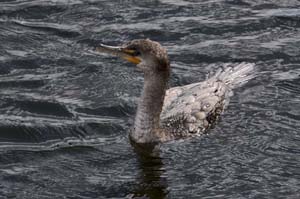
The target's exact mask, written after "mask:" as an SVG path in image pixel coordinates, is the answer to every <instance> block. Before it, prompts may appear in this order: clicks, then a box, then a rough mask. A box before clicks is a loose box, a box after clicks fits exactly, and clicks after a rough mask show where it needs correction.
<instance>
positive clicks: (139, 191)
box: [132, 144, 168, 199]
mask: <svg viewBox="0 0 300 199" xmlns="http://www.w3.org/2000/svg"><path fill="white" fill-rule="evenodd" d="M132 145H133V146H134V151H135V152H136V154H137V158H138V161H139V165H140V174H139V177H138V183H139V184H138V186H137V188H136V189H135V190H134V191H133V194H132V198H151V199H152V198H155V199H160V198H165V197H166V196H167V194H168V191H167V188H168V186H167V179H166V176H165V175H164V168H163V162H162V159H161V158H160V154H159V150H158V146H157V145H143V146H140V145H137V144H132Z"/></svg>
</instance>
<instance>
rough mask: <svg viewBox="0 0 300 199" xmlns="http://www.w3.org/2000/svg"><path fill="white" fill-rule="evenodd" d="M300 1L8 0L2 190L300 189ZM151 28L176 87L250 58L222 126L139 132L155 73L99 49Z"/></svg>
mask: <svg viewBox="0 0 300 199" xmlns="http://www.w3.org/2000/svg"><path fill="white" fill-rule="evenodd" d="M299 6H300V2H299V1H298V0H289V1H286V0H265V1H260V0H255V1H253V0H242V1H237V0H230V1H226V0H219V1H216V0H206V1H192V0H189V1H187V0H186V1H181V0H160V1H159V0H156V1H146V0H139V1H130V0H128V1H109V0H102V1H95V0H74V1H69V0H42V1H38V0H6V1H5V0H4V1H3V0H2V1H1V3H0V43H1V45H0V99H1V100H0V110H1V111H0V182H1V183H0V198H22V199H23V198H30V199H31V198H39V199H40V198H134V197H137V198H138V197H140V198H143V197H144V198H300V194H299V193H300V186H299V185H300V156H299V154H300V149H299V146H300V130H299V129H300V89H299V86H300V9H299ZM134 38H151V39H153V40H157V41H159V42H161V43H162V44H163V45H164V46H166V48H167V49H168V52H169V55H170V59H171V60H172V62H171V63H172V77H171V85H172V86H175V85H185V84H187V83H192V82H196V81H199V80H203V79H205V77H206V76H207V74H209V73H211V72H213V71H216V70H217V68H218V67H219V65H221V64H224V63H229V62H240V61H248V62H254V63H256V64H257V67H256V68H257V73H258V76H257V77H256V78H255V79H254V80H252V81H251V82H249V83H248V84H247V85H245V86H243V87H242V88H239V89H236V90H235V95H234V96H233V97H232V98H231V101H230V104H229V106H228V108H227V110H226V111H225V113H224V115H223V116H222V118H221V120H220V121H219V122H218V123H217V125H216V127H215V128H214V129H211V130H210V131H209V134H207V135H205V136H203V137H199V138H195V139H189V140H184V141H176V142H169V143H166V144H163V145H161V146H160V148H159V150H157V151H156V154H152V155H150V154H149V153H148V152H147V151H146V152H144V151H142V152H143V153H141V151H140V150H138V149H135V148H134V147H132V145H131V144H130V142H129V140H128V137H127V134H128V131H129V130H130V126H131V125H132V120H133V117H134V112H135V109H136V100H137V98H138V96H139V93H140V91H141V87H142V81H143V80H142V77H141V74H140V73H139V72H137V71H136V70H135V69H134V67H133V66H132V65H131V64H129V63H124V62H123V61H121V60H119V59H113V58H111V57H106V56H100V55H97V54H94V53H93V52H92V51H91V50H92V49H93V47H95V46H96V45H97V44H99V43H101V42H102V43H106V44H111V45H113V44H120V43H122V42H125V41H129V40H131V39H134Z"/></svg>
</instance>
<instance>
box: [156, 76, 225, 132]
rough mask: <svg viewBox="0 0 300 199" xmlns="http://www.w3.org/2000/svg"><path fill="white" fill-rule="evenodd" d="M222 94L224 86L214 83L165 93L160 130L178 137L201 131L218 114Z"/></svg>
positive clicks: (222, 98) (221, 107)
mask: <svg viewBox="0 0 300 199" xmlns="http://www.w3.org/2000/svg"><path fill="white" fill-rule="evenodd" d="M226 91H227V87H226V84H224V83H223V82H221V81H216V79H212V80H210V79H209V80H207V81H204V82H200V83H194V84H189V85H186V86H182V87H174V88H171V89H169V90H167V92H166V96H165V99H164V106H163V110H162V113H161V123H162V126H164V127H172V129H174V130H175V131H178V133H182V132H185V133H199V132H202V131H204V130H205V129H206V128H207V127H208V126H209V125H211V124H212V123H213V121H214V120H215V119H216V117H217V116H218V115H219V114H220V113H221V112H222V110H223V107H224V103H225V102H224V99H225V94H226V93H227V92H226Z"/></svg>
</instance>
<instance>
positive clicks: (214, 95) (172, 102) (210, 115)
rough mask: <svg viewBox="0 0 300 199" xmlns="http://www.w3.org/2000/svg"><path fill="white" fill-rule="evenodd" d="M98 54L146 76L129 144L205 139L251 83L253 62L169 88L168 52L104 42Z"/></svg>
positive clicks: (138, 43) (141, 43)
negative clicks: (238, 93)
mask: <svg viewBox="0 0 300 199" xmlns="http://www.w3.org/2000/svg"><path fill="white" fill-rule="evenodd" d="M96 51H97V52H100V53H105V54H110V55H113V56H116V57H121V58H123V59H125V60H127V61H129V62H131V63H133V64H135V65H136V67H137V68H138V70H140V71H141V72H142V73H143V76H144V85H143V90H142V92H141V96H140V98H139V102H138V106H137V111H136V115H135V120H134V125H133V129H132V130H131V131H130V132H129V138H130V140H131V141H133V142H134V143H137V144H152V143H161V142H167V141H171V140H178V139H184V138H188V137H195V136H200V135H203V134H205V133H206V132H207V130H208V129H209V128H210V127H211V126H212V125H214V124H215V122H216V121H217V119H218V118H219V116H220V115H221V114H222V113H223V111H224V109H225V107H226V106H227V105H228V102H229V98H230V96H232V93H233V92H232V90H233V89H234V88H236V87H238V86H241V85H243V84H245V83H246V82H248V81H249V80H250V79H252V78H253V77H254V76H255V75H254V66H255V64H254V63H246V62H241V63H238V64H227V65H226V66H225V67H223V68H219V70H218V71H217V72H216V73H215V74H214V75H213V76H211V77H209V78H207V79H206V80H205V81H202V82H196V83H192V84H188V85H184V86H177V87H172V88H168V85H169V84H168V80H169V77H170V73H171V65H170V61H169V58H168V54H167V50H166V48H164V47H163V46H162V45H161V44H160V43H159V42H156V41H152V40H150V39H134V40H131V41H129V42H126V43H124V44H123V45H120V46H109V45H105V44H100V45H99V46H98V47H96Z"/></svg>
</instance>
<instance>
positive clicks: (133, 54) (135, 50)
mask: <svg viewBox="0 0 300 199" xmlns="http://www.w3.org/2000/svg"><path fill="white" fill-rule="evenodd" d="M133 51H134V52H133V53H132V56H135V57H136V56H140V55H141V53H140V51H138V50H137V49H133Z"/></svg>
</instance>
